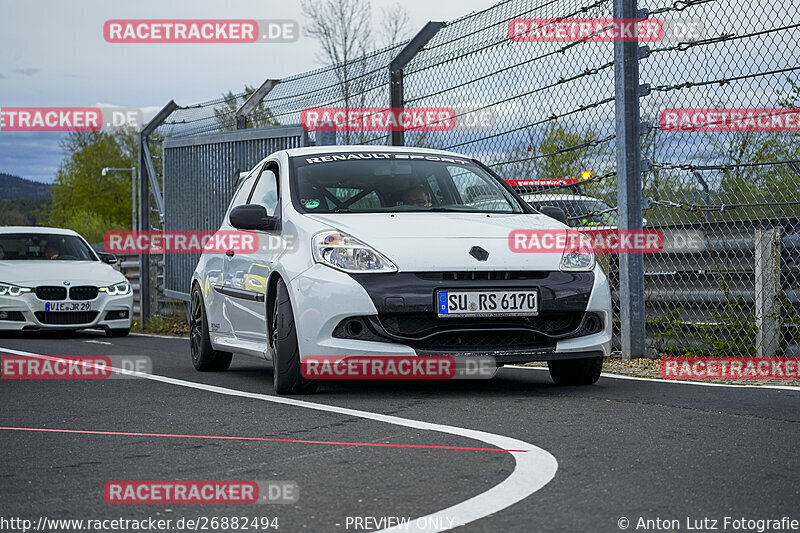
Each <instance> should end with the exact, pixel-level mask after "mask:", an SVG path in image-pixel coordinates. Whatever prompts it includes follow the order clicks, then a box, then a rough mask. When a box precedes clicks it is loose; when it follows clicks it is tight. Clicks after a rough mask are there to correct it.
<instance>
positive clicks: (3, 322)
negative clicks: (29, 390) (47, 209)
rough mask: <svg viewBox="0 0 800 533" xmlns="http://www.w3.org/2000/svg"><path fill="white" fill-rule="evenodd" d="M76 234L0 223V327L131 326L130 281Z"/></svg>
mask: <svg viewBox="0 0 800 533" xmlns="http://www.w3.org/2000/svg"><path fill="white" fill-rule="evenodd" d="M114 262H116V258H115V257H114V256H113V255H110V254H97V253H95V251H94V250H92V248H91V246H89V244H88V243H87V242H86V241H85V240H84V239H83V237H81V236H80V235H78V234H77V233H75V232H74V231H71V230H66V229H58V228H42V227H28V226H0V332H2V331H29V330H33V331H37V330H77V329H86V328H100V329H104V330H106V332H107V333H108V334H109V335H112V336H122V335H127V334H128V333H129V332H130V330H131V312H132V308H133V293H132V291H131V286H130V285H129V284H128V281H127V280H126V279H125V276H123V275H122V274H121V273H120V272H119V271H117V270H115V269H114V268H113V267H112V266H111V265H110V264H107V263H114Z"/></svg>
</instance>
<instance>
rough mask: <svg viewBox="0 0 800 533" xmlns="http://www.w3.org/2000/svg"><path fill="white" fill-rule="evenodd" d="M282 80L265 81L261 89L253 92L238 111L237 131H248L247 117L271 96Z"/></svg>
mask: <svg viewBox="0 0 800 533" xmlns="http://www.w3.org/2000/svg"><path fill="white" fill-rule="evenodd" d="M280 82H281V80H270V79H268V80H264V83H262V84H261V87H259V88H258V89H256V90H255V91H253V94H251V95H250V97H249V98H248V99H247V100H245V101H244V103H243V104H242V105H241V106H240V107H239V109H237V110H236V129H237V130H244V129H247V117H248V116H249V115H250V113H252V112H253V111H255V109H256V107H258V104H260V103H261V102H262V101H263V100H264V97H265V96H267V94H269V92H270V91H271V90H272V89H273V88H275V86H276V85H278V84H279V83H280Z"/></svg>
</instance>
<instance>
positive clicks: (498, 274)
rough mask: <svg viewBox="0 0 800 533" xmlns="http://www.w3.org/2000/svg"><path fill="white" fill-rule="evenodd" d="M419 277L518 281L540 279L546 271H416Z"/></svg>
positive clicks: (450, 279)
mask: <svg viewBox="0 0 800 533" xmlns="http://www.w3.org/2000/svg"><path fill="white" fill-rule="evenodd" d="M414 275H416V276H417V277H418V278H420V279H424V280H426V281H473V280H492V281H518V280H527V279H530V280H541V279H544V278H546V277H547V275H548V272H538V271H532V272H526V271H519V270H507V271H503V270H489V271H483V270H479V271H452V272H416V273H415V274H414Z"/></svg>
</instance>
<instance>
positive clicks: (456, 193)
mask: <svg viewBox="0 0 800 533" xmlns="http://www.w3.org/2000/svg"><path fill="white" fill-rule="evenodd" d="M556 215H558V213H556ZM561 216H562V217H563V213H561ZM515 229H536V230H553V231H563V230H566V229H567V226H565V225H564V224H562V223H561V222H558V221H557V220H555V219H553V218H550V217H548V216H545V215H543V214H541V213H539V212H538V211H535V210H534V209H533V208H532V207H531V206H530V205H528V204H527V203H526V202H524V201H523V200H522V199H521V198H520V197H519V196H518V195H517V194H516V193H515V192H514V191H513V190H512V189H511V188H510V187H509V186H508V185H507V184H506V183H505V182H504V181H503V180H502V179H501V178H500V177H499V176H497V175H496V174H494V173H493V172H492V171H491V170H489V169H488V168H487V167H486V166H484V165H482V164H481V163H480V162H478V161H474V160H471V159H468V158H465V157H463V156H460V155H457V154H453V153H449V152H444V151H438V150H427V149H417V148H405V147H384V146H323V147H313V148H296V149H290V150H284V151H279V152H276V153H274V154H272V155H270V156H269V157H267V158H265V159H264V160H262V161H261V162H260V163H258V165H256V166H255V168H253V170H252V171H251V172H250V173H249V175H247V177H246V178H244V179H243V180H242V181H241V183H240V185H239V187H238V188H237V190H236V192H235V194H234V197H233V199H232V201H231V203H230V206H229V208H228V211H227V212H226V213H225V216H224V221H223V223H222V226H221V227H220V230H221V231H237V230H247V231H253V232H254V233H255V234H257V235H258V240H259V243H260V244H259V247H258V250H256V251H255V253H241V252H239V251H237V250H229V251H228V252H227V253H226V254H220V253H217V254H204V255H202V256H201V259H200V261H199V263H198V265H197V268H196V270H195V272H194V274H193V276H192V280H191V320H190V336H191V343H190V344H191V354H192V362H193V364H194V366H195V368H197V369H198V370H224V369H226V368H228V366H229V365H230V362H231V357H232V354H233V353H243V354H249V355H256V356H259V357H264V358H266V359H268V360H271V361H272V362H273V367H274V372H273V376H274V385H275V390H276V392H278V393H280V394H287V393H302V392H308V391H312V390H314V387H315V382H313V381H309V380H307V379H305V378H304V377H303V376H302V375H301V372H300V361H301V359H302V358H304V357H307V356H325V355H333V356H346V355H359V356H391V355H405V356H420V357H424V356H426V355H453V356H459V355H470V356H487V357H492V358H494V360H495V362H496V363H497V364H498V365H502V364H509V363H523V362H530V361H547V362H548V366H549V368H550V373H551V376H552V377H553V379H554V381H556V383H559V384H591V383H594V382H595V381H596V380H597V379H598V377H599V375H600V372H601V369H602V364H603V357H604V356H606V355H608V353H609V349H610V341H611V327H612V321H611V299H610V293H609V287H608V281H607V278H606V276H605V274H604V273H603V271H602V270H601V269H600V267H599V266H597V265H596V262H595V260H594V257H593V256H592V253H591V252H587V251H574V252H569V253H563V254H562V253H515V252H513V251H512V250H511V249H510V246H509V232H511V231H512V230H515ZM254 265H258V269H256V270H257V271H258V274H257V275H255V274H253V273H254V271H255V270H254Z"/></svg>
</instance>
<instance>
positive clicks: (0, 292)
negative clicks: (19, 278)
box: [0, 281, 33, 296]
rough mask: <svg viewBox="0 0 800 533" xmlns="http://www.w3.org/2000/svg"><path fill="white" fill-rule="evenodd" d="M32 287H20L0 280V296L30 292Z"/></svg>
mask: <svg viewBox="0 0 800 533" xmlns="http://www.w3.org/2000/svg"><path fill="white" fill-rule="evenodd" d="M32 290H33V289H31V288H30V287H20V286H18V285H12V284H11V283H3V282H2V281H0V296H19V295H20V294H25V293H26V292H31V291H32Z"/></svg>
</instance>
